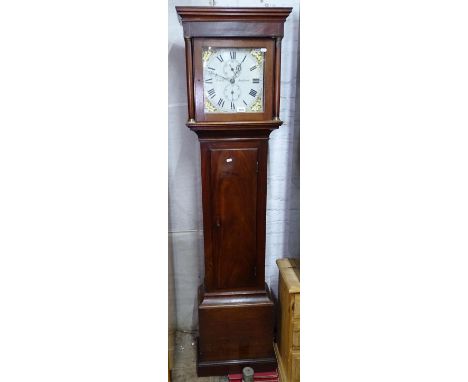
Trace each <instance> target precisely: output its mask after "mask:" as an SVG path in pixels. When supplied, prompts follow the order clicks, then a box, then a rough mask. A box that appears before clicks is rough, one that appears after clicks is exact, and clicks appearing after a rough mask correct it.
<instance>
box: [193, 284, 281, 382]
mask: <svg viewBox="0 0 468 382" xmlns="http://www.w3.org/2000/svg"><path fill="white" fill-rule="evenodd" d="M199 301H200V303H199V307H198V317H199V335H200V337H199V339H198V349H197V350H198V353H197V373H198V375H199V376H210V375H227V374H229V373H239V372H241V371H242V369H243V368H244V367H246V366H250V367H252V368H253V369H254V370H256V371H269V370H273V369H275V368H276V358H275V353H274V350H273V343H272V334H273V325H274V304H273V301H272V299H271V297H270V293H269V290H268V288H267V287H266V288H264V289H263V290H250V291H247V290H244V291H238V292H225V293H205V292H204V291H203V287H201V288H200V291H199Z"/></svg>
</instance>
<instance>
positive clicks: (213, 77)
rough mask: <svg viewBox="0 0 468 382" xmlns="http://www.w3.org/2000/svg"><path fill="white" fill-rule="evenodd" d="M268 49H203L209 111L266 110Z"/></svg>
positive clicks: (204, 85)
mask: <svg viewBox="0 0 468 382" xmlns="http://www.w3.org/2000/svg"><path fill="white" fill-rule="evenodd" d="M265 52H266V49H265V48H254V49H252V48H215V47H204V48H203V51H202V59H203V88H204V98H205V101H204V103H205V113H261V112H263V63H264V59H265Z"/></svg>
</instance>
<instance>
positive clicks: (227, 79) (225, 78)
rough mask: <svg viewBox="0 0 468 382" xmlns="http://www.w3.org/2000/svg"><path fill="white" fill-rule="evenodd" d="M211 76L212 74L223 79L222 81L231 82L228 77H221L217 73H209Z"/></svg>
mask: <svg viewBox="0 0 468 382" xmlns="http://www.w3.org/2000/svg"><path fill="white" fill-rule="evenodd" d="M209 73H210V74H212V75H213V76H216V77H221V78H222V79H224V80H226V81H230V79H229V78H227V77H223V76H220V75H219V74H217V73H215V72H209Z"/></svg>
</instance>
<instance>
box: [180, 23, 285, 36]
mask: <svg viewBox="0 0 468 382" xmlns="http://www.w3.org/2000/svg"><path fill="white" fill-rule="evenodd" d="M283 29H284V27H283V23H275V22H263V23H262V22H255V21H254V22H237V21H231V22H211V23H200V22H185V23H184V35H185V36H186V37H187V36H190V37H219V36H223V37H241V36H245V35H246V34H249V35H252V36H257V37H279V36H283V34H284V30H283Z"/></svg>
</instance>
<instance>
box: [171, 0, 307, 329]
mask: <svg viewBox="0 0 468 382" xmlns="http://www.w3.org/2000/svg"><path fill="white" fill-rule="evenodd" d="M266 4H267V2H266V1H260V0H257V1H253V0H250V1H248V0H237V1H236V0H224V1H221V0H215V1H214V5H215V6H232V7H235V6H251V7H263V6H265V5H266ZM176 5H187V6H188V5H198V6H202V5H203V6H209V5H213V1H212V0H211V1H209V0H207V1H195V0H192V1H191V0H183V1H177V0H169V13H168V17H169V31H168V32H169V61H168V62H169V67H168V73H169V89H168V92H169V105H168V106H169V126H168V128H169V142H168V144H169V158H168V161H169V201H168V202H169V264H170V265H171V266H170V267H169V291H170V293H169V312H174V314H172V315H170V318H169V324H170V326H171V325H173V326H176V327H177V329H179V330H194V329H195V328H196V327H197V323H198V321H197V320H198V319H197V314H196V313H197V311H196V306H197V304H196V299H197V288H198V286H199V285H200V284H201V282H202V279H203V224H202V205H201V179H200V152H199V145H198V140H197V136H196V135H195V134H194V133H193V132H191V131H190V130H189V129H188V128H187V127H186V126H185V122H186V121H187V99H186V85H185V53H184V52H185V51H184V49H185V47H184V40H183V33H182V26H181V25H180V24H179V22H178V19H177V14H176V12H175V9H174V7H175V6H176ZM268 5H269V6H277V7H280V6H291V7H293V8H294V9H293V12H292V13H291V15H290V16H289V17H288V19H287V21H286V24H285V32H284V34H285V37H284V39H283V42H282V53H283V54H282V70H281V110H280V118H281V119H282V120H283V121H284V125H283V126H282V127H280V129H279V130H276V131H274V132H273V133H272V134H271V136H270V146H269V157H268V197H267V237H266V258H265V264H266V273H265V275H266V281H267V283H268V284H269V285H270V286H271V288H272V290H273V292H274V293H275V294H276V291H277V284H278V269H277V267H276V259H278V258H282V257H299V113H298V111H299V106H298V104H299V102H298V101H299V77H298V62H299V1H297V0H295V1H272V2H269V4H268Z"/></svg>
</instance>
